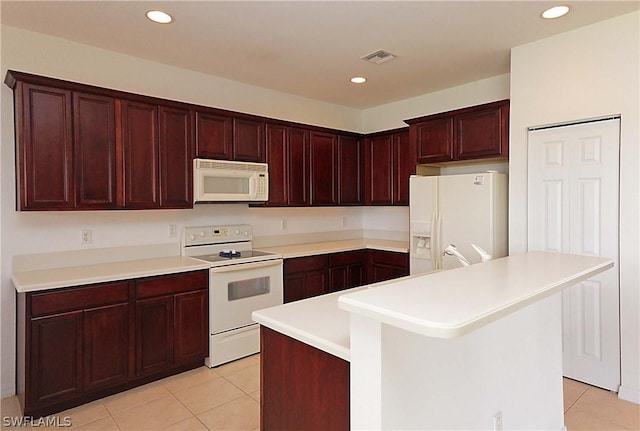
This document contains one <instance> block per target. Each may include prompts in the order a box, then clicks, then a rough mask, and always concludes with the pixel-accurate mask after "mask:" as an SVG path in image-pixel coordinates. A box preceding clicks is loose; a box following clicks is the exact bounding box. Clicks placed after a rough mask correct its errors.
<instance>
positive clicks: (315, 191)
mask: <svg viewBox="0 0 640 431" xmlns="http://www.w3.org/2000/svg"><path fill="white" fill-rule="evenodd" d="M337 150H338V139H337V136H336V135H335V134H332V133H324V132H311V205H337V204H338V198H337V179H338V174H337V166H338V165H337Z"/></svg>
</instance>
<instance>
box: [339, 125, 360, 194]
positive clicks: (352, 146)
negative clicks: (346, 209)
mask: <svg viewBox="0 0 640 431" xmlns="http://www.w3.org/2000/svg"><path fill="white" fill-rule="evenodd" d="M338 203H339V204H340V205H361V204H362V149H361V145H360V140H359V139H357V138H352V137H346V136H340V137H339V139H338Z"/></svg>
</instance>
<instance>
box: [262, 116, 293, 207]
mask: <svg viewBox="0 0 640 431" xmlns="http://www.w3.org/2000/svg"><path fill="white" fill-rule="evenodd" d="M287 135H288V134H287V128H286V127H284V126H277V125H272V124H267V164H268V165H269V201H268V202H267V205H268V206H287V205H288V203H289V202H288V199H287V196H288V194H289V175H288V169H287V165H288V161H289V160H288V157H287V149H288V145H287Z"/></svg>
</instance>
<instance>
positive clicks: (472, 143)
mask: <svg viewBox="0 0 640 431" xmlns="http://www.w3.org/2000/svg"><path fill="white" fill-rule="evenodd" d="M508 112H509V111H508V104H507V103H505V102H502V103H495V104H490V105H489V106H487V107H486V108H484V109H478V110H474V111H471V112H468V113H464V114H461V115H457V116H456V117H455V124H456V139H455V142H456V147H455V153H456V157H457V159H459V160H466V159H480V158H486V157H507V155H508V149H509V138H508V133H509V131H508V118H509V113H508Z"/></svg>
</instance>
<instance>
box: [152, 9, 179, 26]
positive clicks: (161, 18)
mask: <svg viewBox="0 0 640 431" xmlns="http://www.w3.org/2000/svg"><path fill="white" fill-rule="evenodd" d="M147 18H149V19H150V20H151V21H153V22H157V23H159V24H169V23H170V22H171V21H173V18H171V15H169V14H168V13H165V12H162V11H161V10H150V11H147Z"/></svg>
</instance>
